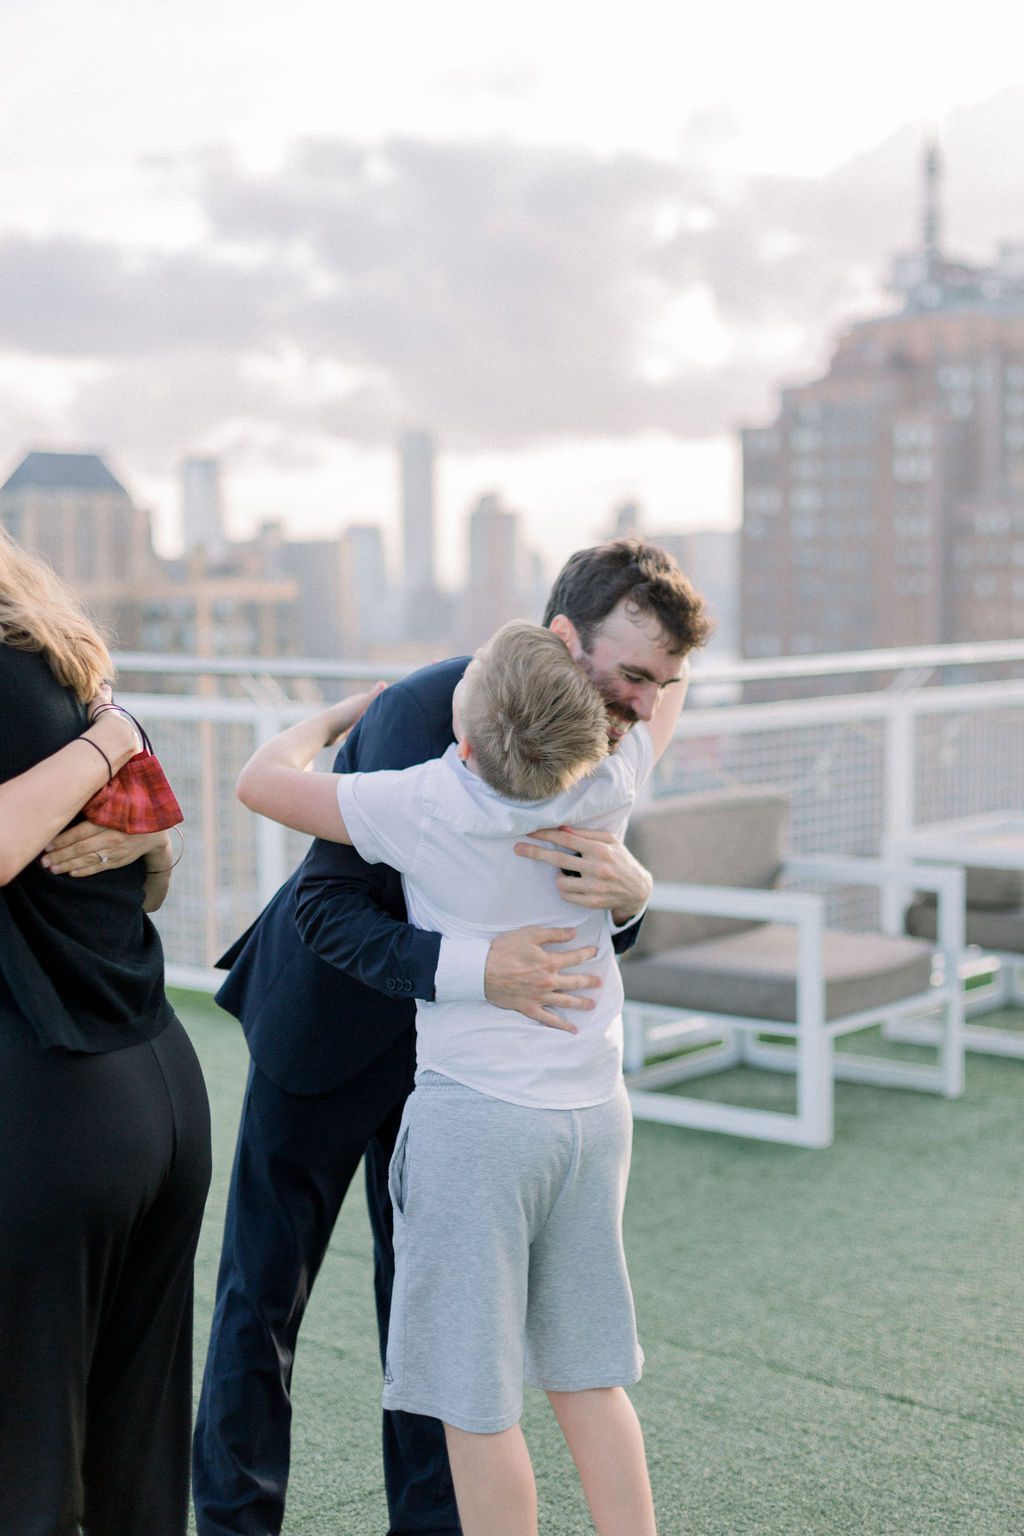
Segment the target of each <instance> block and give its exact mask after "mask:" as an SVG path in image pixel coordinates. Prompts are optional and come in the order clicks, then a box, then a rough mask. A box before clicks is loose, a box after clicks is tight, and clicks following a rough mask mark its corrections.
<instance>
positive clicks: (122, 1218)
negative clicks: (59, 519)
mask: <svg viewBox="0 0 1024 1536" xmlns="http://www.w3.org/2000/svg"><path fill="white" fill-rule="evenodd" d="M110 675H111V663H110V657H109V655H108V653H107V649H106V646H105V644H104V642H103V639H102V638H101V636H100V634H99V633H98V632H97V630H96V628H95V626H94V625H93V624H92V623H91V622H90V620H89V619H88V617H87V616H86V614H85V613H84V611H83V610H82V609H81V608H80V607H79V605H78V604H77V602H76V601H75V599H74V598H73V596H72V594H71V593H70V592H69V591H68V590H67V589H66V588H65V587H64V586H63V585H62V584H61V583H60V582H59V581H58V580H57V578H56V577H55V576H54V575H53V573H52V572H51V571H50V570H49V568H48V567H47V566H45V565H44V564H43V563H42V562H41V561H39V560H37V559H35V558H34V557H32V556H31V555H28V554H27V553H26V552H25V551H24V550H22V549H20V548H19V546H18V545H17V544H15V543H14V541H13V540H12V539H10V538H9V537H8V536H7V535H6V534H5V533H4V532H3V531H2V530H0V702H2V706H3V707H2V710H0V1379H2V1381H3V1383H4V1388H3V1393H2V1394H0V1536H72V1533H77V1532H79V1530H82V1531H83V1532H85V1533H86V1536H183V1533H184V1531H185V1527H186V1520H187V1500H188V1458H189V1430H190V1418H191V1390H192V1365H191V1349H192V1263H193V1258H194V1254H195V1247H196V1242H197V1239H198V1235H199V1226H200V1222H201V1220H202V1213H203V1205H204V1203H205V1199H206V1191H207V1187H208V1184H209V1177H210V1123H209V1106H208V1103H207V1098H206V1089H205V1086H204V1083H203V1079H202V1073H201V1071H200V1068H199V1063H198V1061H197V1059H196V1056H195V1053H194V1051H193V1050H192V1046H191V1044H190V1043H189V1040H188V1037H187V1035H186V1034H185V1032H184V1030H183V1028H182V1026H181V1024H180V1023H179V1022H178V1020H177V1019H176V1018H175V1016H174V1013H173V1011H172V1010H171V1007H170V1005H169V1003H168V1001H167V998H166V997H165V995H164V978H163V956H162V951H161V947H160V940H159V938H158V936H157V933H156V930H155V928H154V927H153V925H152V923H151V922H150V920H149V918H148V916H147V915H146V914H147V912H149V911H152V910H154V909H155V908H156V907H158V906H159V905H160V903H161V902H162V900H163V898H164V896H165V894H166V891H167V886H168V883H169V879H170V873H169V872H170V867H171V864H172V853H171V849H170V843H169V839H168V837H167V834H166V833H159V834H155V835H154V836H152V837H150V836H142V837H128V836H126V835H124V834H119V833H117V832H113V831H111V830H109V829H106V828H100V827H93V826H91V825H90V824H89V823H88V822H85V821H83V820H82V819H81V812H82V808H83V806H85V805H86V803H87V802H88V801H89V800H90V799H91V798H92V797H93V795H95V794H96V793H97V791H98V790H100V789H101V788H102V787H103V786H104V785H105V784H107V783H108V782H109V780H110V779H111V778H112V777H113V775H114V774H116V773H117V771H118V770H119V769H120V768H121V767H122V766H123V765H124V764H125V763H126V762H127V761H128V760H129V758H131V757H132V756H133V755H134V754H135V753H136V751H137V750H138V749H139V745H140V744H139V740H138V736H137V733H136V730H135V727H134V724H133V723H132V722H131V721H130V720H129V719H128V717H127V716H125V715H124V714H122V713H121V712H119V711H118V710H117V709H116V708H111V707H103V706H109V704H110V691H109V687H108V686H107V685H106V682H105V680H106V679H107V678H109V677H110ZM93 871H94V872H95V873H94V875H93V877H92V878H87V879H82V878H76V877H79V876H82V875H86V874H92V872H93ZM65 875H67V876H70V878H66V877H65Z"/></svg>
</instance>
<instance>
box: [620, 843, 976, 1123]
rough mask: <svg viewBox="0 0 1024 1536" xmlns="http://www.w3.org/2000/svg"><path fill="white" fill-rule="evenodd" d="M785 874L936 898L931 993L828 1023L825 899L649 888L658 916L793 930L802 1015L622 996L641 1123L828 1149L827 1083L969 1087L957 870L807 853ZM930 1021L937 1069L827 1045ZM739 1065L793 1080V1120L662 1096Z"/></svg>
mask: <svg viewBox="0 0 1024 1536" xmlns="http://www.w3.org/2000/svg"><path fill="white" fill-rule="evenodd" d="M782 874H783V876H784V877H785V878H787V879H803V880H807V881H811V882H819V881H823V882H829V883H833V884H836V885H842V886H848V885H869V886H875V887H877V888H885V887H888V886H891V885H893V884H897V885H904V886H905V885H913V886H914V887H916V888H918V889H923V890H932V891H935V893H936V895H937V897H938V912H939V929H940V936H939V954H940V956H941V962H942V964H941V968H940V969H939V970H938V972H937V973H936V974H935V975H934V976H933V984H932V986H931V987H930V988H929V990H928V991H927V992H924V993H919V994H917V995H915V996H912V997H907V998H905V999H901V1000H900V1001H898V1002H897V1003H890V1004H887V1005H886V1006H885V1007H884V1009H866V1010H864V1011H862V1012H859V1013H854V1014H849V1015H847V1016H845V1017H840V1018H831V1019H829V1018H826V1012H825V977H824V973H823V968H822V942H823V936H824V933H825V898H824V897H823V896H821V895H810V894H806V893H801V892H795V891H788V890H787V891H782V890H757V889H749V888H743V887H737V886H714V885H684V884H676V883H660V882H659V883H656V885H655V888H654V896H653V899H652V902H651V907H652V909H654V910H661V911H666V912H675V913H687V914H701V915H706V916H712V917H724V918H740V919H747V920H754V921H757V922H765V923H787V924H789V923H792V924H793V925H794V926H795V928H796V930H797V935H798V946H799V973H798V977H797V1008H796V1015H797V1016H796V1019H795V1020H793V1021H792V1022H790V1023H780V1022H778V1021H776V1020H774V1019H773V1020H766V1019H763V1018H741V1017H736V1016H734V1015H730V1014H715V1013H711V1012H708V1011H707V1010H704V1011H702V1012H701V1013H699V1014H696V1013H693V1012H692V1011H689V1012H687V1011H685V1010H683V1009H679V1008H675V1009H673V1008H671V1007H667V1006H664V1005H660V1004H651V1003H646V1002H632V1001H629V1000H628V999H627V1003H626V1012H625V1027H626V1059H625V1065H626V1072H627V1078H626V1081H627V1084H628V1086H629V1091H630V1098H631V1100H632V1104H633V1112H634V1114H635V1115H636V1116H637V1118H638V1119H642V1120H655V1121H661V1122H664V1123H667V1124H670V1125H680V1126H687V1127H691V1128H693V1129H698V1130H709V1131H723V1132H727V1133H729V1134H732V1135H736V1136H749V1137H754V1138H757V1139H760V1140H765V1141H776V1142H788V1143H791V1144H792V1145H794V1146H803V1147H827V1146H830V1145H831V1143H832V1140H833V1134H834V1109H833V1097H834V1096H833V1084H834V1081H835V1079H837V1078H838V1079H841V1080H843V1081H846V1082H857V1083H870V1084H875V1085H878V1086H883V1087H889V1088H909V1089H918V1090H923V1091H925V1092H930V1093H938V1094H942V1095H944V1096H945V1097H946V1098H957V1097H959V1096H960V1095H961V1094H962V1093H963V1087H964V1046H963V998H962V991H961V988H960V984H959V979H958V975H957V967H958V963H959V959H960V955H961V952H962V949H963V886H964V876H963V871H962V870H960V869H956V868H949V869H943V868H938V867H934V866H932V867H928V868H925V867H918V866H915V865H912V864H910V863H907V862H905V861H897V860H886V861H875V860H866V859H856V858H843V857H840V858H831V857H828V856H815V855H812V856H809V857H794V858H789V859H787V860H785V862H784V864H783V868H782ZM627 986H628V983H627ZM928 1014H938V1015H939V1019H938V1022H937V1023H935V1024H933V1030H934V1035H935V1039H936V1043H937V1045H938V1059H937V1061H936V1062H935V1063H934V1064H931V1063H919V1062H909V1061H897V1060H893V1059H885V1058H880V1057H866V1056H859V1055H857V1056H854V1055H850V1054H840V1053H837V1052H836V1051H835V1049H834V1042H835V1041H836V1039H838V1038H839V1037H840V1036H842V1035H846V1034H851V1033H853V1032H855V1031H857V1030H861V1029H866V1028H868V1027H869V1026H871V1025H873V1024H879V1023H882V1022H884V1021H889V1022H895V1021H896V1020H901V1019H906V1018H910V1017H920V1016H922V1015H928ZM763 1035H771V1036H789V1037H790V1038H791V1039H792V1040H793V1045H792V1046H786V1045H775V1044H770V1043H768V1042H766V1041H764V1040H763V1039H761V1038H760V1037H761V1036H763ZM714 1042H717V1044H716V1043H714ZM674 1045H675V1046H681V1047H685V1048H687V1049H686V1054H682V1055H675V1056H672V1057H671V1058H669V1059H667V1060H661V1061H656V1062H653V1063H651V1064H648V1058H649V1057H650V1056H652V1055H663V1054H664V1053H665V1051H666V1050H669V1049H671V1048H672V1046H674ZM692 1047H698V1048H697V1049H690V1048H692ZM738 1065H747V1066H752V1067H762V1068H768V1069H770V1070H776V1071H778V1070H782V1071H790V1072H795V1073H796V1096H797V1108H796V1113H795V1114H789V1113H785V1112H781V1111H777V1110H764V1109H751V1108H746V1107H742V1106H739V1105H735V1104H727V1103H723V1102H720V1101H716V1100H709V1099H705V1098H692V1097H686V1096H683V1095H678V1094H675V1093H664V1092H660V1091H659V1090H661V1089H665V1088H668V1087H673V1086H676V1085H678V1084H680V1083H684V1082H686V1081H688V1080H692V1079H693V1078H696V1077H703V1076H705V1075H706V1074H708V1073H712V1072H719V1071H722V1070H724V1069H726V1068H729V1067H733V1066H738Z"/></svg>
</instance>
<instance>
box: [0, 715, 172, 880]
mask: <svg viewBox="0 0 1024 1536" xmlns="http://www.w3.org/2000/svg"><path fill="white" fill-rule="evenodd" d="M141 746H142V743H141V742H140V740H139V737H138V734H137V732H136V730H135V727H134V725H133V724H132V723H131V721H130V720H128V719H127V718H126V717H125V716H124V715H122V714H120V713H119V712H118V711H117V710H112V709H110V710H105V711H104V712H103V713H102V714H101V715H99V716H98V718H97V719H96V720H95V721H94V722H93V723H92V724H91V725H90V726H89V728H88V730H86V731H83V732H82V734H81V736H76V737H75V739H74V741H69V742H68V744H67V746H66V747H61V749H60V751H59V752H54V753H53V754H52V756H50V757H47V758H44V759H43V761H42V762H41V763H37V764H36V765H35V767H34V768H29V769H28V770H27V771H26V772H25V773H19V774H18V775H17V776H16V777H15V778H13V779H7V780H5V782H4V783H3V784H0V885H7V884H8V883H9V882H10V881H11V880H13V879H14V878H15V876H16V875H19V874H20V873H21V871H22V870H23V869H24V868H25V867H26V865H28V864H31V862H32V860H33V859H34V858H36V857H37V856H38V855H39V854H40V853H42V851H43V849H44V848H45V847H46V846H47V844H48V843H50V842H51V841H52V840H53V838H55V837H56V836H57V834H58V832H60V831H61V829H62V828H63V827H65V826H67V824H68V822H69V821H71V819H72V818H73V817H74V816H76V815H77V814H78V812H79V811H80V810H81V809H82V806H83V805H85V803H86V801H87V800H91V799H92V797H93V795H94V794H95V793H96V792H97V790H99V789H102V788H103V786H104V784H106V783H107V780H108V778H109V776H110V773H111V772H113V773H117V772H118V770H119V769H121V768H123V767H124V765H125V763H126V762H127V761H128V759H129V758H131V757H134V756H135V754H136V752H138V751H139V750H140V749H141ZM108 765H109V767H108Z"/></svg>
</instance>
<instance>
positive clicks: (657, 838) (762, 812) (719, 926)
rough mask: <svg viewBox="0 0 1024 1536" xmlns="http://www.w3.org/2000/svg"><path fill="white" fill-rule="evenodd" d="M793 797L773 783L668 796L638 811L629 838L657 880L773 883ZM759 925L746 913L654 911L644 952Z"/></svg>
mask: <svg viewBox="0 0 1024 1536" xmlns="http://www.w3.org/2000/svg"><path fill="white" fill-rule="evenodd" d="M788 812H789V801H788V800H787V798H786V796H785V795H783V794H780V793H779V792H777V791H775V790H770V789H724V790H715V791H714V792H712V793H708V794H702V795H666V796H664V797H663V798H661V799H659V800H654V801H652V802H651V804H650V805H648V806H646V807H644V808H643V809H641V810H638V811H635V812H634V813H633V816H632V817H631V819H630V823H629V831H628V833H627V835H626V842H627V844H628V846H629V847H630V848H631V849H632V851H633V852H634V853H635V854H636V856H637V858H638V859H639V860H640V862H641V864H644V865H645V866H646V867H647V868H648V869H649V870H650V872H651V874H652V875H653V876H654V878H655V880H675V881H683V882H686V883H693V884H697V885H736V886H744V887H746V888H747V889H748V890H749V889H754V890H757V889H768V888H770V887H771V886H773V885H774V884H775V882H776V880H777V878H778V873H779V866H780V864H781V862H782V849H783V843H784V840H785V833H786V822H787V818H788ZM751 926H752V924H751V923H750V922H749V921H747V920H745V919H742V918H728V917H703V916H700V915H695V916H689V915H686V914H683V913H674V912H657V911H652V912H649V913H648V914H647V916H646V917H645V918H644V921H643V925H642V927H641V929H640V937H639V940H638V942H637V945H636V952H637V954H653V953H656V952H658V951H661V950H665V949H674V948H675V947H676V946H677V945H679V944H694V943H697V942H698V941H701V940H704V939H710V938H716V937H718V936H719V935H721V934H726V933H739V932H741V931H743V930H744V929H747V928H750V927H751Z"/></svg>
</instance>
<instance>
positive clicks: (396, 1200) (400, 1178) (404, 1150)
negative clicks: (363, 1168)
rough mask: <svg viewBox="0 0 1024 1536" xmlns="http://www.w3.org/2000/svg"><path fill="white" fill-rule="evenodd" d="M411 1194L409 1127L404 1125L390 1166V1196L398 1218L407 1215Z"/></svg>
mask: <svg viewBox="0 0 1024 1536" xmlns="http://www.w3.org/2000/svg"><path fill="white" fill-rule="evenodd" d="M408 1192H409V1127H408V1124H406V1123H403V1125H402V1127H401V1129H400V1131H399V1133H398V1140H397V1141H396V1143H395V1150H394V1152H392V1154H391V1162H390V1163H389V1165H388V1194H389V1195H390V1196H391V1204H392V1205H393V1206H394V1208H395V1213H396V1215H398V1216H404V1215H405V1207H406V1202H407V1200H408Z"/></svg>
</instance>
